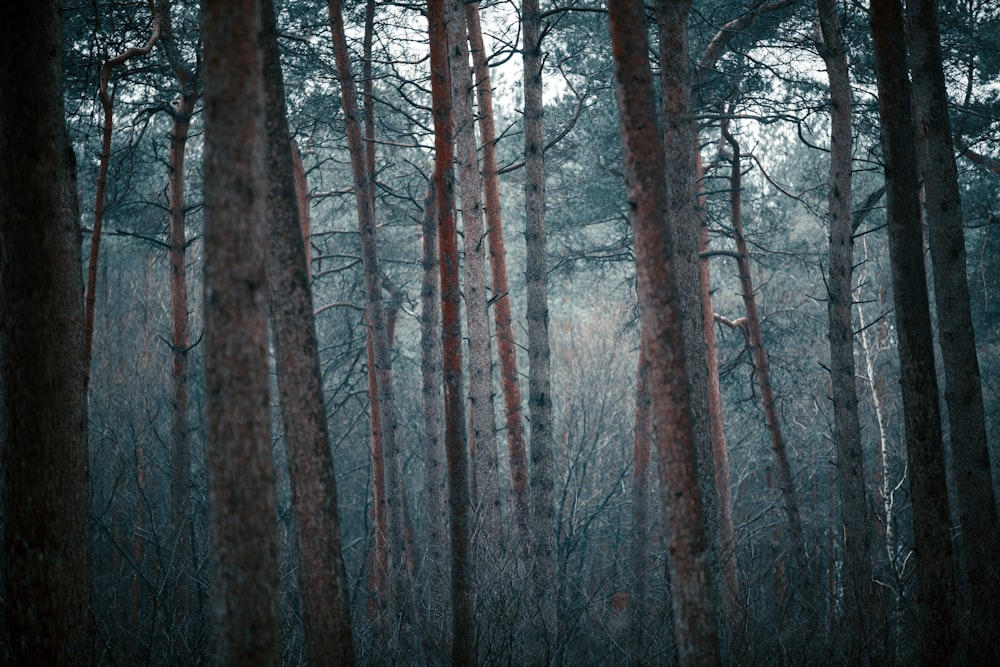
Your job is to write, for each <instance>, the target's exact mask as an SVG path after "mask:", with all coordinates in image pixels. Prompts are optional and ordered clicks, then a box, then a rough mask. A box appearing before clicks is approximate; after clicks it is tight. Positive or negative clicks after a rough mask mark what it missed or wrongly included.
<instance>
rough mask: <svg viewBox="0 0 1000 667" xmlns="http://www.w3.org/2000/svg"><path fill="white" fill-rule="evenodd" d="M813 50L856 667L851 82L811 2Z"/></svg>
mask: <svg viewBox="0 0 1000 667" xmlns="http://www.w3.org/2000/svg"><path fill="white" fill-rule="evenodd" d="M816 7H817V12H818V14H819V35H818V39H817V48H818V49H819V53H820V56H821V57H822V58H823V62H824V63H826V72H827V78H828V79H829V82H830V185H829V188H830V192H829V201H828V204H827V207H828V211H829V226H830V231H829V238H830V269H829V273H828V278H827V313H828V319H829V324H828V331H829V333H828V335H829V339H830V387H831V397H832V399H833V422H834V426H833V431H834V432H833V441H834V448H835V450H836V453H837V477H838V478H839V481H840V512H841V524H842V535H843V538H842V539H843V543H844V571H843V585H844V618H843V621H842V623H841V630H840V633H839V637H838V641H839V642H843V645H844V647H845V649H844V650H845V652H846V656H847V659H848V661H849V662H851V663H852V664H862V663H863V662H864V661H866V659H865V657H864V656H868V657H869V658H870V654H869V653H868V652H869V651H870V650H871V647H870V646H868V642H869V640H870V638H871V631H872V618H871V610H872V557H871V537H870V533H869V526H870V525H871V524H870V523H869V520H868V501H867V498H866V494H865V475H864V468H863V465H862V460H863V457H862V447H861V423H860V419H859V417H858V392H857V382H856V380H855V377H856V375H855V367H854V318H853V317H852V313H851V300H852V295H853V291H854V284H853V282H854V273H853V270H854V252H853V243H854V240H853V215H852V211H851V193H852V191H853V190H852V187H851V180H852V170H853V148H854V135H853V129H852V128H853V124H852V122H851V81H850V73H849V69H848V64H847V52H846V51H845V49H844V39H843V35H842V33H841V28H840V24H839V20H838V18H837V7H836V2H835V0H817V3H816Z"/></svg>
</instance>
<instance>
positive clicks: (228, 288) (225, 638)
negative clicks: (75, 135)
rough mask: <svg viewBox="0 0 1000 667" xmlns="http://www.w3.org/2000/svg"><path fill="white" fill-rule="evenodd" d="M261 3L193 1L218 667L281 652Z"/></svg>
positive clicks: (261, 660)
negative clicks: (197, 8)
mask: <svg viewBox="0 0 1000 667" xmlns="http://www.w3.org/2000/svg"><path fill="white" fill-rule="evenodd" d="M260 32H261V19H260V11H259V5H258V3H257V2H256V1H255V0H207V1H206V2H203V3H202V15H201V34H202V39H203V40H204V79H205V152H204V169H205V400H206V405H205V410H206V416H207V436H208V443H207V449H208V475H209V502H210V509H211V516H210V526H211V538H212V557H213V565H214V568H213V583H214V590H213V607H214V616H215V618H214V624H213V625H214V630H215V633H216V651H215V653H216V655H215V659H216V661H217V662H218V663H219V664H241V665H276V664H278V663H279V662H280V659H281V650H280V641H279V639H280V635H279V619H278V554H277V538H276V534H275V533H276V531H275V524H276V522H277V516H276V512H275V488H274V468H273V464H272V459H271V420H270V397H269V389H270V387H269V377H268V375H269V374H268V365H267V293H266V290H267V277H266V269H265V264H266V261H265V250H264V246H265V243H266V238H265V237H266V230H265V218H264V215H265V211H264V200H265V197H266V191H267V190H266V188H267V186H266V177H265V172H264V168H265V164H264V155H265V148H266V145H265V133H264V88H263V70H262V63H261V51H260V45H259V42H258V35H259V34H260Z"/></svg>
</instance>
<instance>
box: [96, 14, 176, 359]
mask: <svg viewBox="0 0 1000 667" xmlns="http://www.w3.org/2000/svg"><path fill="white" fill-rule="evenodd" d="M147 4H148V5H149V9H150V11H151V12H152V14H153V27H152V30H151V31H150V32H151V34H150V36H149V39H148V40H147V41H146V44H145V45H144V46H141V47H133V48H131V49H128V50H127V51H125V52H123V53H120V54H118V55H116V56H113V57H111V58H108V59H107V60H105V61H104V64H103V65H101V75H100V82H99V84H98V90H97V96H98V99H100V101H101V108H102V109H103V111H104V126H103V128H102V133H101V157H100V160H99V167H98V172H97V193H96V195H95V198H96V200H95V202H94V227H93V231H92V232H91V234H90V256H89V260H88V262H87V288H86V293H85V297H84V318H83V323H84V348H85V352H86V355H87V361H88V364H89V361H90V356H91V351H92V350H93V345H94V307H95V305H96V303H97V261H98V256H99V253H100V249H101V226H102V224H103V221H104V199H105V192H106V190H107V183H108V164H109V163H110V161H111V138H112V135H113V132H114V105H115V102H114V98H113V97H112V96H111V94H110V93H109V92H108V86H109V85H110V81H111V72H112V71H113V70H114V68H116V67H119V66H120V65H124V64H125V63H126V62H128V61H129V60H131V59H132V58H135V57H137V56H144V55H146V54H147V53H149V52H150V51H152V50H153V46H154V45H155V44H156V41H157V39H159V37H160V17H159V14H158V13H157V11H156V7H155V6H154V5H153V0H148V3H147ZM87 375H88V377H89V375H90V372H89V370H88V372H87Z"/></svg>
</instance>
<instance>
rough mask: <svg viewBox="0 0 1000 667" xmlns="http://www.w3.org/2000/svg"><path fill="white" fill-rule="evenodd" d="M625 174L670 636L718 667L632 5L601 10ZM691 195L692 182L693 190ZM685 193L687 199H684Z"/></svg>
mask: <svg viewBox="0 0 1000 667" xmlns="http://www.w3.org/2000/svg"><path fill="white" fill-rule="evenodd" d="M608 16H609V21H610V27H611V44H612V53H613V57H614V66H615V81H616V90H617V93H618V109H619V118H620V122H621V133H622V144H623V149H624V160H625V176H626V183H627V185H628V193H629V207H630V209H631V215H630V217H631V221H632V229H633V238H634V243H635V253H636V278H637V281H638V288H639V306H640V310H641V317H642V323H643V345H645V346H647V347H646V349H647V352H648V354H649V359H650V368H649V373H650V375H649V382H650V392H651V394H652V396H653V409H652V411H653V423H654V428H655V431H656V444H657V455H658V458H657V461H658V465H659V470H660V493H661V498H662V505H663V512H664V515H665V518H666V521H665V523H666V534H667V551H668V554H669V557H668V565H669V568H670V581H671V585H672V599H673V607H674V636H675V639H676V641H677V652H678V657H679V659H680V663H681V664H682V665H717V664H720V660H721V653H720V646H719V633H718V628H717V623H716V609H715V604H714V600H713V595H712V593H711V586H712V584H711V582H710V580H709V577H710V569H709V562H708V559H709V549H708V543H707V538H706V536H705V525H704V522H703V517H702V511H703V510H702V503H701V497H700V496H701V490H700V485H699V480H698V471H697V464H696V452H695V442H694V431H693V424H692V417H691V404H690V402H689V393H688V380H687V373H686V366H685V356H684V355H685V350H684V343H683V333H682V330H681V314H680V305H679V302H680V298H679V295H678V293H677V285H676V282H675V280H676V278H675V275H674V271H675V268H674V258H673V252H674V239H673V237H672V229H671V228H670V226H669V225H668V224H666V222H665V221H666V213H667V210H668V205H669V200H668V197H667V193H666V187H665V183H667V181H666V173H665V156H664V149H663V143H662V140H661V138H660V136H659V133H658V129H657V128H658V125H657V114H656V104H655V100H654V93H653V80H652V73H651V71H650V66H649V56H648V42H647V39H646V21H645V15H644V9H643V4H642V3H641V2H638V1H630V0H622V1H621V2H612V3H611V4H610V5H609V7H608ZM692 187H693V183H692ZM693 195H694V193H693V192H692V193H691V196H692V197H693Z"/></svg>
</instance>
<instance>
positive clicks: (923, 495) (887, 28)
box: [870, 0, 956, 666]
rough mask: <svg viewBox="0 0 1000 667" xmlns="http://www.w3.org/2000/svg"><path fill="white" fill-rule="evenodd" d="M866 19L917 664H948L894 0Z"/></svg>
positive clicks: (916, 236) (923, 313) (921, 273)
mask: <svg viewBox="0 0 1000 667" xmlns="http://www.w3.org/2000/svg"><path fill="white" fill-rule="evenodd" d="M870 18H871V30H872V38H873V39H872V41H873V45H874V53H875V75H876V79H877V83H878V100H879V115H880V117H881V121H882V131H881V133H882V152H883V159H884V161H885V181H886V191H887V194H888V205H889V209H888V214H887V218H888V227H889V255H890V260H891V262H892V286H893V297H894V301H895V312H896V324H897V327H896V328H897V332H898V336H899V364H900V368H899V372H900V384H901V385H902V394H903V415H904V416H903V421H904V426H905V431H906V455H907V460H908V461H909V473H910V497H911V498H912V503H913V527H914V533H915V541H916V552H917V580H918V584H919V586H920V597H919V613H920V620H921V626H922V628H921V630H922V637H921V663H922V664H924V665H928V666H929V665H946V664H950V662H951V659H952V656H953V655H954V651H955V643H956V629H955V595H956V593H955V571H954V565H953V562H952V546H951V530H950V520H949V512H948V489H947V484H946V481H945V464H944V447H943V443H942V439H941V415H940V412H939V407H938V389H937V376H936V374H935V370H934V343H933V337H932V334H931V316H930V306H929V305H928V294H927V277H926V273H925V267H924V249H923V238H922V234H921V224H920V222H921V216H920V196H919V180H918V179H919V176H918V173H917V151H916V147H915V146H916V145H915V134H914V126H913V116H912V112H911V109H912V107H911V98H910V84H909V72H908V68H907V62H906V38H905V34H904V31H903V16H902V7H901V6H900V1H899V0H872V3H871V16H870Z"/></svg>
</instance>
